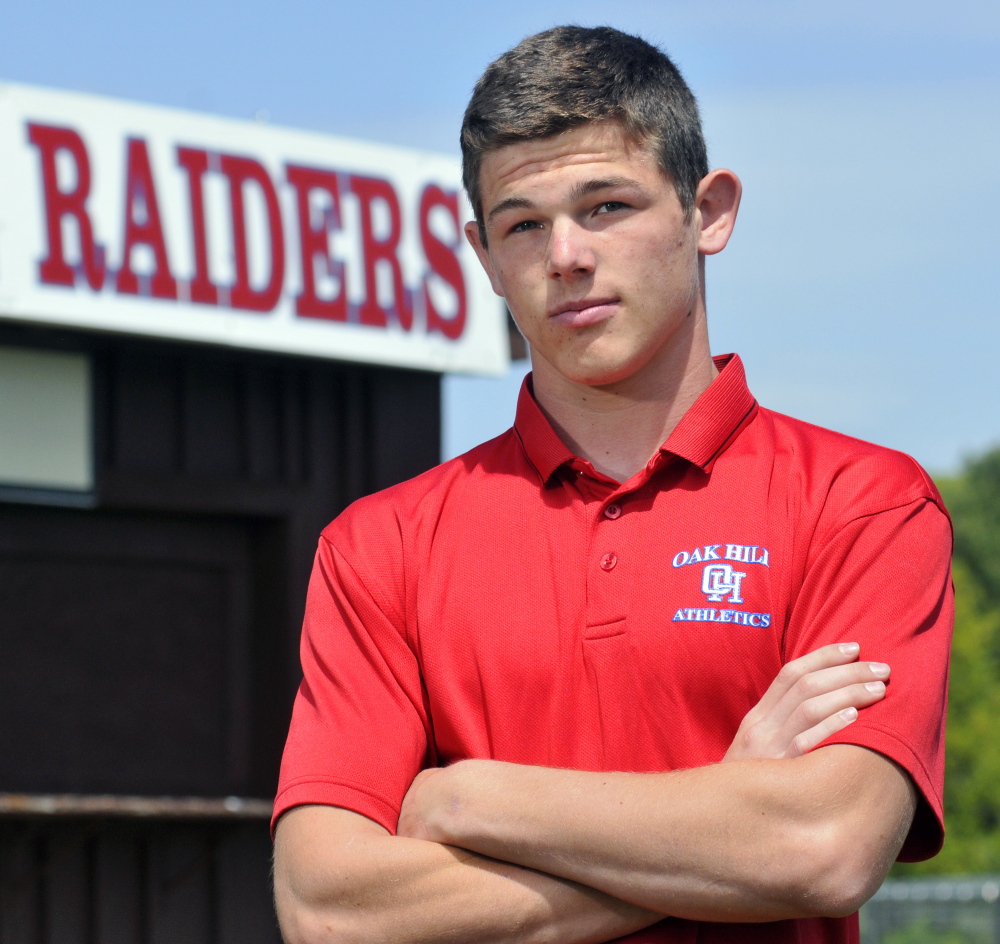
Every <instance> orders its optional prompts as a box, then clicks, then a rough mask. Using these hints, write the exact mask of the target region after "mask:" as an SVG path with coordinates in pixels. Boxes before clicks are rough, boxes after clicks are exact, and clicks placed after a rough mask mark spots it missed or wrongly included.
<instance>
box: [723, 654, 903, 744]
mask: <svg viewBox="0 0 1000 944" xmlns="http://www.w3.org/2000/svg"><path fill="white" fill-rule="evenodd" d="M859 651H860V647H859V646H858V644H857V643H856V642H844V643H838V644H835V645H831V646H824V647H823V648H822V649H817V650H816V651H815V652H810V653H809V654H808V655H804V656H802V657H801V658H799V659H795V660H794V661H792V662H789V663H787V664H786V665H785V666H784V667H783V668H782V669H781V671H780V672H779V673H778V675H777V677H776V678H775V680H774V681H773V682H772V683H771V687H770V688H769V689H768V690H767V691H766V692H765V693H764V697H763V698H762V699H761V700H760V701H759V702H757V704H756V705H755V706H754V707H753V708H751V709H750V711H749V712H747V714H746V717H744V719H743V723H742V724H741V725H740V727H739V730H738V731H737V732H736V737H735V738H733V743H732V744H731V745H730V746H729V750H728V751H726V756H725V757H724V758H723V760H724V761H731V760H749V759H753V758H757V759H765V758H772V759H778V758H792V757H800V756H802V755H803V754H807V753H809V751H811V750H812V749H813V748H814V747H816V746H817V745H818V744H820V743H822V742H823V741H825V740H826V739H827V738H828V737H830V735H831V734H836V733H837V732H838V731H840V730H841V729H842V728H846V727H847V726H848V725H849V724H850V723H851V722H852V721H856V720H857V717H858V709H861V708H866V707H868V705H872V704H874V703H875V702H877V701H881V700H882V699H883V698H885V691H886V688H885V683H886V681H888V679H889V671H890V670H889V666H887V665H886V664H885V663H884V662H858V661H856V660H857V658H858V653H859Z"/></svg>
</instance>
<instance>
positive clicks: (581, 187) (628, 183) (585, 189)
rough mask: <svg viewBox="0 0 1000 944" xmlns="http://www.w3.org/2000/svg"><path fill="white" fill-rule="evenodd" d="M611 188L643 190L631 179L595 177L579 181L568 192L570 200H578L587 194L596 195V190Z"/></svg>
mask: <svg viewBox="0 0 1000 944" xmlns="http://www.w3.org/2000/svg"><path fill="white" fill-rule="evenodd" d="M612 187H636V188H638V189H639V190H642V189H644V188H643V186H642V184H640V183H639V181H638V180H633V179H632V178H631V177H597V178H595V179H593V180H581V181H580V183H578V184H577V185H576V186H575V187H574V188H573V189H572V191H570V195H569V196H570V200H580V199H582V198H583V197H586V196H588V195H589V194H592V193H596V192H597V191H598V190H610V189H611V188H612Z"/></svg>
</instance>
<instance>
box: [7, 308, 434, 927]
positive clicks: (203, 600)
mask: <svg viewBox="0 0 1000 944" xmlns="http://www.w3.org/2000/svg"><path fill="white" fill-rule="evenodd" d="M0 349H2V350H3V351H6V352H8V354H10V356H11V357H14V358H15V361H16V358H17V356H19V355H23V354H25V353H26V352H30V353H31V355H32V356H36V355H37V356H43V357H51V356H55V357H56V361H57V362H58V357H59V356H63V357H66V358H68V360H67V363H69V362H72V363H74V364H77V365H79V364H81V363H82V364H83V365H84V369H85V371H86V373H87V376H88V382H87V385H86V386H87V389H88V390H89V391H90V395H89V402H88V403H87V404H86V412H87V414H88V419H89V422H90V424H91V425H90V430H91V436H90V441H89V442H90V448H91V450H92V470H91V473H92V474H91V476H90V478H91V485H90V487H89V488H88V489H83V490H81V489H73V490H69V489H66V490H61V489H59V488H51V487H50V488H35V487H24V486H18V487H9V486H0V791H2V796H0V944H140V942H141V944H180V942H184V944H188V942H190V944H202V942H204V944H216V942H218V944H230V942H232V944H237V942H238V944H253V942H271V941H277V940H278V932H277V929H276V925H275V921H274V917H273V912H272V907H271V900H270V896H271V892H270V879H269V867H270V852H271V848H270V841H269V836H268V828H267V816H268V812H269V809H270V800H271V797H272V795H273V791H274V787H275V783H276V777H277V768H278V762H279V758H280V753H281V748H282V743H283V738H284V734H285V730H286V727H287V722H288V716H289V709H290V706H291V702H292V698H293V695H294V691H295V687H296V685H297V682H298V659H297V644H298V636H299V628H300V620H301V614H302V606H303V600H304V594H305V588H306V582H307V578H308V574H309V569H310V565H311V561H312V556H313V551H314V548H315V544H316V539H317V536H318V533H319V531H320V529H321V528H322V527H323V526H324V525H325V524H326V522H327V521H329V520H330V519H331V518H332V517H333V516H334V515H336V514H337V513H338V511H339V510H340V509H342V508H343V507H344V506H345V505H346V504H347V503H349V502H350V501H352V500H353V499H355V498H357V497H358V496H360V495H362V494H364V493H366V492H370V491H372V490H374V489H379V488H383V487H385V486H388V485H391V484H392V483H394V482H398V481H400V480H402V479H405V478H407V477H409V476H412V475H414V474H416V473H419V472H420V471H422V470H424V469H426V468H428V467H430V466H431V465H433V464H435V463H436V462H437V461H438V456H439V449H440V420H439V416H440V392H439V391H440V377H439V375H438V374H434V373H426V372H419V371H406V370H398V369H387V368H378V367H369V366H360V365H359V366H353V365H344V364H340V363H336V362H331V361H316V360H309V359H305V358H296V357H287V356H276V355H267V354H258V353H246V352H238V351H233V350H228V349H219V348H211V347H206V346H197V345H184V344H173V343H168V342H162V341H144V340H136V339H127V338H121V337H116V336H111V335H100V334H93V333H88V332H71V331H61V330H53V329H46V328H30V327H21V326H16V325H12V324H7V325H3V326H0ZM59 363H61V362H59ZM0 464H2V463H0Z"/></svg>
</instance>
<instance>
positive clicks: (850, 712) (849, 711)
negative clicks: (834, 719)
mask: <svg viewBox="0 0 1000 944" xmlns="http://www.w3.org/2000/svg"><path fill="white" fill-rule="evenodd" d="M857 716H858V709H857V708H845V709H844V710H843V711H842V712H841V713H840V717H841V718H843V719H844V720H845V721H853V720H854V719H855V718H857Z"/></svg>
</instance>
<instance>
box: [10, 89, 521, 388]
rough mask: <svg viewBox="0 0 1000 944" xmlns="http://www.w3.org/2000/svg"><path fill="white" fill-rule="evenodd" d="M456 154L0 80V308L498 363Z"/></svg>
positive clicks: (310, 349)
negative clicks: (466, 229) (468, 235)
mask: <svg viewBox="0 0 1000 944" xmlns="http://www.w3.org/2000/svg"><path fill="white" fill-rule="evenodd" d="M471 216H472V213H471V210H470V208H469V206H468V202H467V201H466V198H465V195H464V193H463V192H462V188H461V172H460V167H459V164H458V162H457V161H456V160H453V159H451V158H448V157H444V156H440V155H435V154H428V153H424V152H420V151H414V150H409V149H404V148H397V147H388V146H384V145H378V144H370V143H362V142H358V141H351V140H346V139H343V138H334V137H329V136H327V135H319V134H309V133H304V132H299V131H291V130H287V129H283V128H281V129H279V128H272V127H270V126H267V125H261V124H259V123H256V122H246V121H232V120H227V119H222V118H214V117H208V116H204V115H198V114H192V113H188V112H183V111H175V110H172V109H166V108H158V107H152V106H146V105H134V104H129V103H126V102H118V101H113V100H109V99H104V98H97V97H94V96H89V95H78V94H75V93H66V92H54V91H48V90H42V89H35V88H30V87H25V86H20V85H7V84H0V318H3V319H8V320H17V321H22V322H23V321H28V322H36V323H44V324H49V325H61V326H71V327H78V328H88V329H96V330H104V331H115V332H124V333H128V334H140V335H147V336H153V337H159V338H172V339H180V340H189V341H199V342H206V343H213V344H227V345H233V346H236V347H245V348H255V349H258V350H266V351H276V352H282V353H288V354H303V355H309V356H314V357H328V358H336V359H339V360H349V361H362V362H366V363H375V364H387V365H393V366H399V367H413V368H421V369H425V370H435V371H456V372H467V373H481V374H499V373H502V372H503V371H504V370H505V369H506V367H507V361H508V348H507V338H506V324H505V320H504V314H503V307H502V304H501V303H500V300H499V299H498V298H497V297H496V296H495V295H494V294H493V292H492V290H491V289H490V285H489V282H488V280H487V279H486V276H485V274H484V273H483V272H482V270H481V268H480V266H479V263H478V261H477V259H476V257H475V254H474V253H473V252H472V249H471V248H470V247H469V245H468V244H467V242H466V240H465V236H464V234H463V233H462V224H463V223H464V222H465V221H466V220H468V219H470V218H471Z"/></svg>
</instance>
